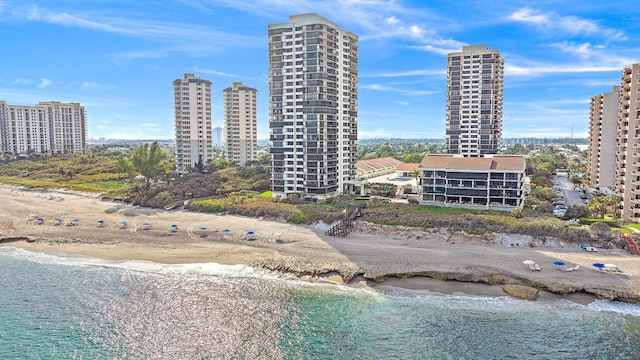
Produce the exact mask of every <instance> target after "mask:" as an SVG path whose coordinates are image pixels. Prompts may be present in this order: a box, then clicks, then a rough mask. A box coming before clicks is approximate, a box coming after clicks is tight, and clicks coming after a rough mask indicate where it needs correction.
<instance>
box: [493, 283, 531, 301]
mask: <svg viewBox="0 0 640 360" xmlns="http://www.w3.org/2000/svg"><path fill="white" fill-rule="evenodd" d="M502 289H503V290H504V292H506V293H507V294H509V295H510V296H513V297H514V298H518V299H524V300H535V299H537V298H538V294H539V293H540V290H538V289H536V288H532V287H530V286H524V285H516V284H505V285H503V286H502Z"/></svg>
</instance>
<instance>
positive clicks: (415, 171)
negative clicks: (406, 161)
mask: <svg viewBox="0 0 640 360" xmlns="http://www.w3.org/2000/svg"><path fill="white" fill-rule="evenodd" d="M411 175H412V176H413V178H414V179H416V194H417V193H419V191H418V179H420V170H418V169H413V171H412V172H411Z"/></svg>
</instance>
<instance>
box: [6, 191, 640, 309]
mask: <svg viewBox="0 0 640 360" xmlns="http://www.w3.org/2000/svg"><path fill="white" fill-rule="evenodd" d="M0 199H1V205H0V246H3V245H4V246H13V247H18V248H24V249H26V250H29V251H35V252H48V253H64V254H79V255H86V256H92V257H96V258H102V259H107V260H148V261H153V262H158V263H168V264H175V263H207V262H215V263H220V264H246V265H250V266H257V267H264V268H268V269H272V270H278V271H285V272H291V273H294V274H296V275H298V276H306V277H307V278H310V279H315V278H318V277H319V278H321V279H323V281H336V282H342V281H345V282H347V283H351V284H352V285H353V286H373V287H377V288H379V289H381V290H382V291H391V290H390V289H392V288H403V289H405V290H406V291H408V292H420V291H431V292H434V293H448V294H455V293H458V292H461V293H467V294H478V295H491V296H499V295H503V294H504V292H503V291H502V288H501V287H496V286H491V287H489V286H487V287H478V285H477V284H469V285H468V286H466V287H465V286H461V287H460V286H458V285H457V283H456V282H442V281H433V280H431V279H435V280H457V281H460V282H471V283H486V284H490V285H496V284H521V285H527V286H532V287H535V288H538V289H541V290H545V291H549V292H551V293H556V294H562V295H566V294H573V295H570V296H584V295H585V294H591V295H595V296H597V297H599V298H603V299H610V300H621V301H627V302H632V303H640V280H639V279H640V257H638V256H632V255H629V254H628V253H627V252H626V251H624V250H620V249H614V250H605V249H599V251H598V252H594V253H592V252H586V251H583V250H581V249H580V248H579V247H578V246H577V245H575V244H571V245H569V244H567V245H566V246H564V247H560V246H553V247H551V246H549V247H534V248H532V247H524V246H504V245H501V244H495V243H487V242H485V241H482V240H481V239H480V238H479V237H478V238H474V237H471V236H458V235H455V234H450V235H447V236H433V235H430V233H423V234H416V232H415V231H413V232H411V234H410V235H407V233H406V232H404V233H403V232H396V231H388V232H387V233H382V234H381V233H380V229H379V228H376V231H375V232H374V231H368V227H369V225H367V224H366V223H360V224H358V226H357V229H356V231H355V232H353V233H351V234H349V235H348V236H347V237H344V238H341V237H329V236H325V235H324V231H325V230H326V229H327V228H328V226H327V225H322V224H321V225H315V226H296V225H291V224H287V223H284V222H279V221H270V220H267V219H265V220H259V219H254V218H245V217H239V216H231V215H226V216H221V215H215V214H203V213H194V212H188V211H183V210H173V211H165V210H159V209H148V208H139V207H134V206H131V205H127V204H123V203H118V202H111V201H103V200H101V199H100V197H99V196H97V195H93V194H81V193H72V192H66V191H58V190H56V191H47V190H26V189H21V188H17V187H12V186H8V185H0ZM38 218H40V219H38ZM56 219H58V220H56ZM99 220H102V223H99ZM123 221H124V222H126V223H127V226H126V228H123V227H122V225H121V223H122V222H123ZM145 223H147V224H145ZM173 224H175V225H177V230H176V229H175V228H172V225H173ZM99 225H101V226H99ZM250 232H251V233H250ZM457 236H458V237H457ZM524 260H532V261H535V262H536V263H538V264H539V265H540V266H541V268H542V271H531V270H529V268H528V266H526V265H524V264H523V263H522V262H523V261H524ZM554 261H563V262H565V263H566V264H567V266H573V265H578V264H580V265H581V267H580V269H579V270H578V271H573V272H565V271H562V270H561V267H559V266H556V265H554V264H553V262H554ZM596 262H599V263H612V264H616V265H617V266H618V267H619V268H620V269H621V270H622V271H623V272H622V273H613V272H602V271H598V270H597V269H596V268H595V267H593V266H592V265H591V264H593V263H596ZM543 297H544V296H543Z"/></svg>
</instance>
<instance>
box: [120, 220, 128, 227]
mask: <svg viewBox="0 0 640 360" xmlns="http://www.w3.org/2000/svg"><path fill="white" fill-rule="evenodd" d="M127 225H128V224H127V222H126V221H120V227H121V228H126V227H127Z"/></svg>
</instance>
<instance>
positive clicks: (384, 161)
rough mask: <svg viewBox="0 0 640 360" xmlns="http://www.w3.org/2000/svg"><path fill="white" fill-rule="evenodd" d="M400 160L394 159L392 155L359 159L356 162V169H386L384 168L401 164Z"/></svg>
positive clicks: (364, 170) (362, 170) (361, 170)
mask: <svg viewBox="0 0 640 360" xmlns="http://www.w3.org/2000/svg"><path fill="white" fill-rule="evenodd" d="M401 163H402V161H400V160H397V159H394V158H392V157H386V158H380V159H370V160H360V161H358V162H357V163H356V169H357V171H360V172H366V171H373V170H377V169H386V168H390V167H391V168H395V167H396V166H398V164H401Z"/></svg>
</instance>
